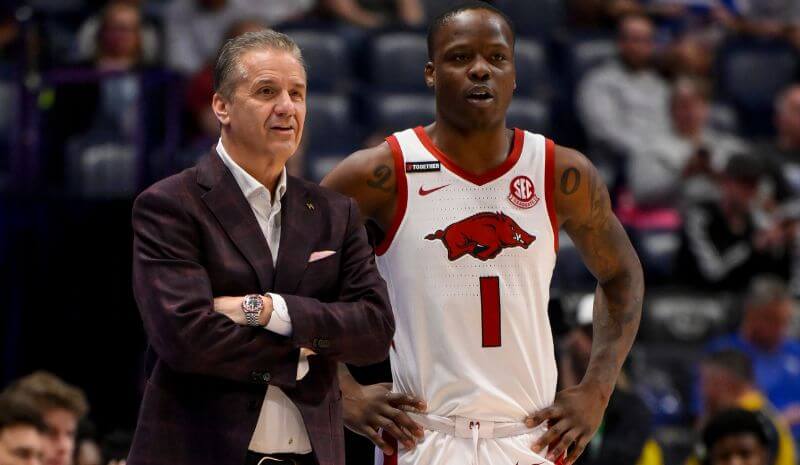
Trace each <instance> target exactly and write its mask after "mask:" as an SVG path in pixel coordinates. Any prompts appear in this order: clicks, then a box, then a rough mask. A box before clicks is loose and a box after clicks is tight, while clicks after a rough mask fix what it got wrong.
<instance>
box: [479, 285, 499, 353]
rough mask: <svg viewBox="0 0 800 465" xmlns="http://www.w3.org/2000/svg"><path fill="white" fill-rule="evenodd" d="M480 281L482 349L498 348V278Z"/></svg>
mask: <svg viewBox="0 0 800 465" xmlns="http://www.w3.org/2000/svg"><path fill="white" fill-rule="evenodd" d="M480 279H481V281H480V282H481V332H482V336H483V347H500V278H499V277H497V276H483V277H481V278H480Z"/></svg>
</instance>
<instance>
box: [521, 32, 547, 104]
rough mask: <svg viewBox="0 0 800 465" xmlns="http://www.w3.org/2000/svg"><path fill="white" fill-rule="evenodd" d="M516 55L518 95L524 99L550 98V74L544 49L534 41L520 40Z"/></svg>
mask: <svg viewBox="0 0 800 465" xmlns="http://www.w3.org/2000/svg"><path fill="white" fill-rule="evenodd" d="M514 55H515V57H514V62H515V64H516V68H517V89H516V94H517V95H520V96H524V97H537V98H547V97H549V93H550V73H549V69H548V64H547V55H546V53H545V50H544V47H543V46H542V45H541V44H540V43H539V42H536V41H534V40H530V39H518V40H517V43H516V45H515V47H514Z"/></svg>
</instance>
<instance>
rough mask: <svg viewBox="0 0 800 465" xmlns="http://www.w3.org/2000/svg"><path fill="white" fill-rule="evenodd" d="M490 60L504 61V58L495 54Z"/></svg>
mask: <svg viewBox="0 0 800 465" xmlns="http://www.w3.org/2000/svg"><path fill="white" fill-rule="evenodd" d="M492 60H494V61H506V56H505V55H503V54H502V53H495V54H494V55H492Z"/></svg>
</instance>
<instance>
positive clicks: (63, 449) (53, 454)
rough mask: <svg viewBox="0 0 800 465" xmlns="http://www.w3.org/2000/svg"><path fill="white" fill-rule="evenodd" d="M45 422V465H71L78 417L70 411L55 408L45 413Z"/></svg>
mask: <svg viewBox="0 0 800 465" xmlns="http://www.w3.org/2000/svg"><path fill="white" fill-rule="evenodd" d="M44 422H45V424H46V425H47V433H46V434H45V440H44V465H71V464H72V456H73V453H74V452H75V434H76V433H77V431H78V417H77V416H76V415H75V414H74V413H73V412H71V411H69V410H66V409H63V408H53V409H50V410H48V411H47V412H45V414H44Z"/></svg>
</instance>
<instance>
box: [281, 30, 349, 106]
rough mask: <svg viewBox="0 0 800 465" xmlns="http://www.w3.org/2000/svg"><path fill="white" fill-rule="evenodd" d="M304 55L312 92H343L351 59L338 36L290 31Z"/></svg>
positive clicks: (326, 33) (316, 32) (319, 32)
mask: <svg viewBox="0 0 800 465" xmlns="http://www.w3.org/2000/svg"><path fill="white" fill-rule="evenodd" d="M289 35H290V36H291V37H292V39H294V41H295V42H297V45H298V46H299V47H300V50H301V51H302V52H303V59H304V60H305V62H306V65H307V67H308V86H309V88H310V89H311V91H312V92H333V91H340V90H344V89H345V88H346V87H347V84H348V80H349V78H350V68H351V67H350V56H349V53H348V51H347V45H346V44H345V41H344V40H343V39H342V38H341V37H339V36H338V35H337V34H333V33H329V32H321V31H314V30H295V31H290V32H289Z"/></svg>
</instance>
